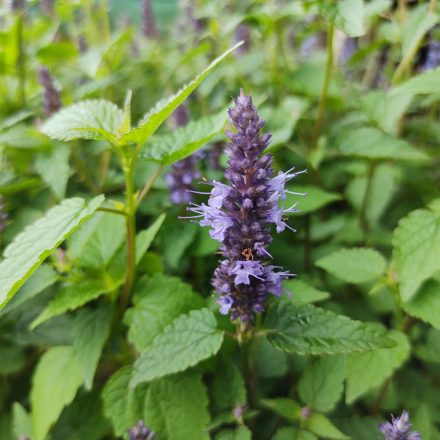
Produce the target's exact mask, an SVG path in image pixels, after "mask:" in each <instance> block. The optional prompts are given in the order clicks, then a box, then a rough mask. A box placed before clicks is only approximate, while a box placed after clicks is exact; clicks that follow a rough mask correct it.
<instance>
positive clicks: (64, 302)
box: [31, 278, 108, 329]
mask: <svg viewBox="0 0 440 440" xmlns="http://www.w3.org/2000/svg"><path fill="white" fill-rule="evenodd" d="M107 291H108V289H107V287H106V286H105V285H104V283H103V281H102V280H99V279H95V280H94V279H89V278H85V279H83V280H81V281H79V282H77V283H74V284H65V285H64V286H63V287H61V289H60V290H59V291H58V292H57V294H56V296H55V297H54V298H53V299H52V300H51V301H50V302H49V304H48V305H47V307H46V308H45V309H44V310H43V311H42V312H41V313H40V314H39V315H38V316H37V317H36V318H35V319H34V320H33V321H32V323H31V329H34V328H35V327H37V326H39V325H41V324H42V323H43V322H46V321H47V320H49V319H51V318H53V317H54V316H57V315H62V314H63V313H66V312H67V311H69V310H75V309H77V308H78V307H81V306H83V305H84V304H86V303H88V302H89V301H92V300H94V299H96V298H98V297H99V296H101V295H102V294H104V293H106V292H107Z"/></svg>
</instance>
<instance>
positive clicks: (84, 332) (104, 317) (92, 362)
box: [73, 304, 112, 390]
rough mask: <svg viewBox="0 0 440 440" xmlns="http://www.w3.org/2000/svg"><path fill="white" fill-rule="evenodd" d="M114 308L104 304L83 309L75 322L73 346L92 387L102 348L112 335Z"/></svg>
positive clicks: (89, 387)
mask: <svg viewBox="0 0 440 440" xmlns="http://www.w3.org/2000/svg"><path fill="white" fill-rule="evenodd" d="M111 318H112V308H111V307H110V306H109V305H107V304H103V305H101V306H100V307H99V308H97V309H83V310H81V311H80V312H79V313H78V315H76V317H75V320H74V323H73V336H74V340H73V348H74V350H75V357H76V360H77V362H78V365H79V366H80V368H81V370H82V373H83V377H84V384H85V386H86V388H87V389H89V390H90V389H91V388H92V383H93V377H94V376H95V371H96V367H97V365H98V361H99V358H100V357H101V353H102V349H103V348H104V345H105V342H106V341H107V338H108V337H109V335H110V325H111Z"/></svg>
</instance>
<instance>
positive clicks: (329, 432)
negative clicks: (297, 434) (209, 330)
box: [305, 414, 350, 440]
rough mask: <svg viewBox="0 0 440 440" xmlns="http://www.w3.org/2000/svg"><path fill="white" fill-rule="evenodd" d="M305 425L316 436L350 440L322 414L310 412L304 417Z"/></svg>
mask: <svg viewBox="0 0 440 440" xmlns="http://www.w3.org/2000/svg"><path fill="white" fill-rule="evenodd" d="M305 426H306V428H308V429H310V431H312V432H313V433H315V434H316V435H317V436H318V437H323V438H329V439H335V440H350V437H348V436H346V435H345V434H344V433H342V432H341V431H339V429H338V428H336V426H335V425H333V423H332V422H331V421H330V420H329V419H328V418H327V417H325V416H324V415H322V414H312V415H311V416H310V417H309V418H308V419H306V421H305Z"/></svg>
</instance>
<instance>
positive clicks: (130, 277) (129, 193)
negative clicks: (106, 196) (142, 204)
mask: <svg viewBox="0 0 440 440" xmlns="http://www.w3.org/2000/svg"><path fill="white" fill-rule="evenodd" d="M125 162H126V163H124V165H123V169H124V176H125V188H126V200H127V201H126V212H127V216H126V220H125V223H126V228H127V272H126V275H125V284H124V288H123V289H122V293H121V298H120V302H119V315H122V313H123V312H124V310H125V308H126V307H127V305H128V303H129V300H130V294H131V290H132V288H133V283H134V279H135V274H136V199H135V194H134V182H133V174H134V169H133V168H134V167H133V166H132V162H131V161H125ZM127 162H128V163H127Z"/></svg>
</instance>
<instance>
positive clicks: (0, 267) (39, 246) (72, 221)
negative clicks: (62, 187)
mask: <svg viewBox="0 0 440 440" xmlns="http://www.w3.org/2000/svg"><path fill="white" fill-rule="evenodd" d="M103 200H104V196H98V197H95V198H94V199H92V200H91V201H90V202H88V203H87V202H86V201H85V200H84V199H81V198H72V199H66V200H64V201H63V202H61V203H60V204H59V205H57V206H55V207H53V208H51V209H50V210H49V211H48V212H47V213H46V215H44V217H42V218H41V219H39V220H37V221H36V222H35V223H33V224H32V225H30V226H28V227H26V229H25V230H24V231H23V232H21V233H20V234H18V235H17V236H16V237H15V239H14V241H13V242H12V243H11V244H10V245H9V246H8V247H7V248H6V249H5V252H4V259H3V260H2V261H1V263H0V309H1V308H3V307H4V306H5V305H6V303H7V302H8V301H9V300H10V299H11V298H12V296H13V295H14V294H15V292H17V290H18V289H19V288H20V287H21V286H22V285H23V283H24V282H25V281H26V280H27V279H28V278H29V277H30V276H31V275H32V273H33V272H34V271H35V270H36V269H37V268H38V266H40V264H41V263H42V262H43V261H44V260H45V259H46V258H47V257H48V256H49V255H50V254H51V253H52V252H53V251H54V250H55V249H56V248H57V247H58V246H59V245H60V244H61V243H62V242H63V241H64V240H65V239H66V237H68V236H69V235H70V234H71V233H72V232H73V231H74V230H75V229H76V228H77V227H78V226H79V225H80V224H81V222H83V221H84V220H86V219H87V218H88V217H90V216H91V215H92V214H93V213H94V212H95V210H96V209H97V208H98V207H99V205H100V204H101V203H102V202H103Z"/></svg>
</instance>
